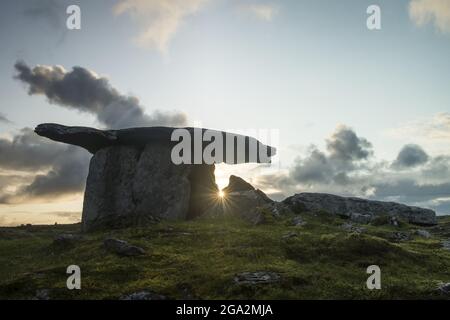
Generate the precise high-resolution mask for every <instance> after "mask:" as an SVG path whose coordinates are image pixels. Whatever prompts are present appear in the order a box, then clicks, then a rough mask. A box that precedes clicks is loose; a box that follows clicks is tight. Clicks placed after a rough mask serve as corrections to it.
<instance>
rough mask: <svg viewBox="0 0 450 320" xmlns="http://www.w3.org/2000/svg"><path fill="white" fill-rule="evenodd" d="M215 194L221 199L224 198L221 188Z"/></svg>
mask: <svg viewBox="0 0 450 320" xmlns="http://www.w3.org/2000/svg"><path fill="white" fill-rule="evenodd" d="M217 196H218V197H219V198H220V199H223V198H225V192H223V191H222V190H220V191H219V192H218V193H217Z"/></svg>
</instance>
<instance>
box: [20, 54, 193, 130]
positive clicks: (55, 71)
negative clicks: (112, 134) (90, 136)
mask: <svg viewBox="0 0 450 320" xmlns="http://www.w3.org/2000/svg"><path fill="white" fill-rule="evenodd" d="M15 69H16V71H17V75H16V79H18V80H20V81H22V82H23V83H25V84H27V85H28V93H29V94H30V95H34V94H37V95H44V96H46V97H47V99H48V100H49V102H50V103H53V104H57V105H60V106H64V107H67V108H71V109H76V110H79V111H83V112H89V113H92V114H94V115H96V117H97V120H98V121H99V122H101V123H103V124H104V125H106V126H107V127H109V128H114V129H120V128H126V127H134V126H155V125H161V126H164V125H167V126H182V125H185V124H186V116H185V115H184V114H182V113H164V112H161V111H156V112H154V113H153V114H151V115H148V114H146V113H145V110H144V108H143V107H142V106H141V105H140V103H139V100H138V99H137V98H136V97H133V96H126V95H122V94H120V93H119V92H118V91H117V90H116V89H115V88H113V87H112V86H111V84H110V83H109V81H108V79H106V78H102V77H99V76H97V75H96V74H95V73H94V72H92V71H90V70H88V69H85V68H82V67H74V68H72V70H71V71H66V70H65V69H64V68H63V67H61V66H41V65H38V66H36V67H34V68H30V67H29V66H28V65H26V64H25V63H24V62H17V63H16V64H15Z"/></svg>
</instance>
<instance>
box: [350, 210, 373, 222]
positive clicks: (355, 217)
mask: <svg viewBox="0 0 450 320" xmlns="http://www.w3.org/2000/svg"><path fill="white" fill-rule="evenodd" d="M372 218H373V216H372V215H370V214H363V213H357V212H352V213H351V214H350V220H352V221H353V222H356V223H360V224H368V223H370V222H371V221H372Z"/></svg>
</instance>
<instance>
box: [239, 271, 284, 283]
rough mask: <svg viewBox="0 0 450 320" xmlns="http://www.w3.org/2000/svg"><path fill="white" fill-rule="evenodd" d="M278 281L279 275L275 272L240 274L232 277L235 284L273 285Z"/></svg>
mask: <svg viewBox="0 0 450 320" xmlns="http://www.w3.org/2000/svg"><path fill="white" fill-rule="evenodd" d="M278 280H280V275H279V274H278V273H275V272H267V271H259V272H242V273H239V274H237V275H236V276H235V277H234V282H235V283H237V284H250V285H255V284H265V283H273V282H277V281H278Z"/></svg>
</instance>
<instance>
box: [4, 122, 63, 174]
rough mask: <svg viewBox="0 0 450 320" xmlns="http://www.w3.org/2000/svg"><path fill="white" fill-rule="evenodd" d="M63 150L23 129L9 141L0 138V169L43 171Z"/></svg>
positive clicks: (60, 146) (28, 129) (60, 145)
mask: <svg viewBox="0 0 450 320" xmlns="http://www.w3.org/2000/svg"><path fill="white" fill-rule="evenodd" d="M65 149H66V148H65V146H64V145H62V144H57V143H54V142H51V141H49V140H46V139H44V138H42V137H39V136H38V135H36V134H35V133H34V132H33V130H32V129H30V128H23V129H22V130H20V132H19V133H18V134H16V135H15V136H14V137H13V138H12V139H10V140H9V139H6V138H0V154H1V155H2V156H1V157H0V168H1V169H7V170H21V171H36V170H42V169H44V170H45V169H46V168H49V167H50V166H51V163H52V161H53V159H55V157H56V156H57V155H58V154H60V153H63V152H64V151H65Z"/></svg>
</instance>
